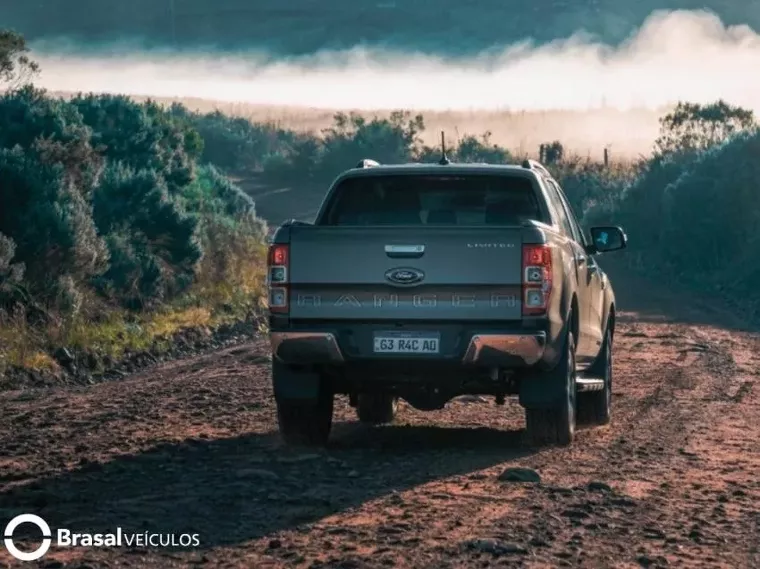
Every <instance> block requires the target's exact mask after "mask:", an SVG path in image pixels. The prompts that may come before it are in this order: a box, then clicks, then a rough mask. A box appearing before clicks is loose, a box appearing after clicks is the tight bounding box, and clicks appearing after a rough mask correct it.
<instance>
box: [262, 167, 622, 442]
mask: <svg viewBox="0 0 760 569" xmlns="http://www.w3.org/2000/svg"><path fill="white" fill-rule="evenodd" d="M626 244H627V237H626V235H625V233H624V232H623V230H622V229H621V228H619V227H616V226H605V227H592V228H591V229H590V230H589V232H588V233H586V232H584V231H583V229H582V228H581V225H580V224H579V223H578V220H577V219H576V216H575V214H574V213H573V210H572V208H571V207H570V204H569V203H568V200H567V197H566V196H565V194H564V192H563V190H562V189H561V187H560V186H559V184H558V183H557V181H556V180H554V179H553V177H552V176H551V175H550V173H549V172H548V170H547V169H546V168H545V167H544V166H543V165H541V164H540V163H538V162H536V161H533V160H525V161H524V162H522V163H521V164H515V165H491V164H456V163H451V162H449V161H448V160H447V159H445V157H444V158H443V159H442V160H441V162H439V163H432V164H400V165H380V164H378V163H377V162H374V161H372V160H363V161H362V162H360V163H359V164H358V165H357V166H356V167H355V168H352V169H349V170H347V171H346V172H344V173H343V174H341V175H340V176H338V177H337V178H336V180H335V181H334V182H333V183H332V185H331V186H330V188H329V190H328V192H327V194H326V196H325V198H324V201H323V202H322V205H321V207H320V210H319V212H318V213H317V215H316V218H315V219H314V221H313V223H306V222H297V221H294V220H291V221H289V222H286V223H284V224H283V225H282V226H280V227H279V228H278V229H277V231H276V232H275V233H274V235H273V237H272V239H271V242H270V246H269V259H268V278H267V280H268V288H269V297H268V304H269V328H270V341H271V349H272V380H273V391H274V397H275V401H276V405H277V415H278V422H279V430H280V433H281V435H282V436H283V438H284V440H285V442H286V444H296V445H323V444H325V443H326V442H327V440H328V438H329V434H330V430H331V425H332V416H333V401H334V398H335V395H336V394H342V395H347V396H348V400H349V402H350V405H351V406H352V407H354V408H355V409H356V412H357V414H358V418H359V420H360V421H362V422H365V423H370V424H382V423H388V422H392V421H393V419H394V416H395V414H396V412H397V407H398V401H399V398H403V399H404V400H405V401H407V402H408V403H409V404H410V405H411V406H413V407H414V408H416V409H420V410H435V409H442V408H444V406H445V405H446V403H447V402H448V401H450V400H451V399H453V398H455V397H458V396H461V395H486V396H493V397H494V398H495V401H496V403H497V404H500V405H502V404H504V402H505V397H506V396H508V395H510V396H512V395H516V396H518V400H519V404H520V405H521V406H522V407H523V408H524V409H525V416H526V426H527V428H526V433H527V436H528V438H529V444H532V445H544V444H556V445H569V444H571V442H572V441H573V438H574V435H575V430H576V425H577V424H583V423H585V424H588V425H602V424H606V423H608V422H609V421H610V414H611V394H612V346H613V339H614V334H615V311H616V306H615V295H614V292H613V289H612V285H611V284H610V281H609V278H608V277H607V275H606V274H605V273H604V272H603V271H602V269H601V267H600V266H599V264H598V263H597V256H599V255H600V254H602V253H607V252H609V251H614V250H618V249H623V248H624V247H626Z"/></svg>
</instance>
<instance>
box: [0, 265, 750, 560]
mask: <svg viewBox="0 0 760 569" xmlns="http://www.w3.org/2000/svg"><path fill="white" fill-rule="evenodd" d="M613 277H614V275H613ZM613 282H616V286H617V288H618V296H619V297H620V303H621V306H622V308H623V309H624V310H626V311H627V312H625V313H624V314H623V315H622V316H621V318H620V327H619V331H618V332H619V333H618V336H617V340H616V342H617V345H616V360H615V364H614V373H615V380H614V381H615V396H614V406H615V409H614V419H613V424H612V425H611V426H610V427H608V428H602V429H594V430H585V431H581V432H580V434H579V436H578V438H577V442H576V443H575V444H574V446H573V447H571V448H569V449H558V448H552V449H543V450H536V449H530V448H527V447H524V446H523V445H522V443H521V434H522V433H521V431H522V428H523V417H522V413H521V410H520V408H519V407H518V406H517V405H516V404H515V403H512V404H510V402H508V403H507V405H506V406H505V407H498V406H495V405H494V404H493V402H492V401H490V400H483V401H482V402H478V401H473V400H458V401H456V402H453V403H451V404H450V405H449V406H448V407H447V409H446V410H444V411H440V412H436V413H427V414H426V413H421V412H417V411H415V410H413V409H411V408H409V407H408V406H407V407H403V408H402V411H401V414H400V419H399V421H398V424H396V425H394V426H388V427H381V428H374V429H369V428H361V427H359V426H358V425H357V424H356V423H355V422H354V416H353V414H352V412H351V410H350V409H349V408H348V407H347V406H346V404H345V403H344V402H342V401H341V404H340V405H339V406H338V411H337V412H338V424H337V426H336V428H335V431H334V435H333V437H332V442H331V445H330V448H329V449H327V450H326V451H324V452H314V453H312V452H303V451H302V452H293V451H288V450H286V449H283V448H282V447H281V446H280V443H279V442H278V439H277V436H276V435H275V434H274V429H275V420H274V406H273V403H272V398H271V395H270V385H269V366H268V363H267V359H266V350H265V346H264V344H258V345H247V346H243V347H238V348H232V349H228V350H225V351H222V352H217V353H214V354H211V355H207V356H203V357H198V358H195V359H190V360H185V361H181V362H176V363H173V364H166V365H163V366H161V367H159V368H156V369H153V370H150V371H147V372H144V373H141V374H139V375H136V376H133V377H131V378H127V379H125V380H124V381H121V382H115V383H108V384H102V385H96V386H92V387H89V388H81V389H71V388H64V389H59V390H56V391H39V392H24V393H21V392H13V393H5V394H3V396H2V399H0V412H1V413H2V417H3V427H2V432H1V434H0V453H1V454H0V483H1V485H2V487H1V488H0V514H1V515H0V518H2V524H5V523H6V521H5V520H7V519H10V518H11V517H13V516H14V515H17V514H19V513H24V512H30V513H35V514H38V515H40V516H42V517H43V518H44V519H46V520H47V521H48V522H49V523H50V525H51V526H52V527H53V528H54V529H55V528H60V527H65V528H69V529H71V530H73V531H80V532H89V533H98V532H101V533H105V532H112V531H115V528H116V527H121V528H123V530H124V531H125V532H144V531H151V532H157V533H169V532H171V533H177V534H179V533H183V532H187V533H198V534H199V539H200V542H201V545H200V547H199V548H196V549H194V550H192V551H191V550H187V551H182V550H166V549H163V550H148V549H145V548H132V549H130V548H127V547H121V548H111V549H104V548H97V549H92V548H91V549H82V548H74V549H65V550H61V549H59V548H56V547H55V546H54V547H52V548H51V549H50V551H49V553H48V554H47V555H46V556H45V557H44V558H43V560H41V561H39V562H35V563H38V564H39V565H40V566H44V567H50V568H53V567H62V566H66V567H89V568H94V567H117V566H118V567H170V566H191V567H192V566H197V565H206V566H213V567H255V568H264V567H291V566H292V567H304V568H306V567H341V568H346V569H347V568H363V567H420V568H428V567H429V568H436V569H442V568H446V567H489V566H498V567H512V566H515V567H557V566H573V567H639V566H643V567H663V566H668V565H669V566H673V567H730V568H744V567H746V568H757V567H760V552H759V548H760V474H759V473H760V387H758V371H759V370H760V351H759V350H758V347H760V346H759V341H758V338H757V337H756V336H754V335H752V334H750V333H748V332H745V331H742V329H741V328H740V326H739V324H738V323H737V322H736V321H735V319H733V318H731V317H730V316H729V315H725V314H723V313H721V312H719V311H717V310H712V311H711V310H708V309H707V308H700V307H697V306H696V305H694V304H693V303H691V302H690V301H689V302H686V301H685V299H684V297H683V296H681V295H675V294H672V293H666V292H660V293H659V294H655V292H654V291H653V289H652V288H651V286H649V285H646V284H642V283H636V282H635V281H631V280H630V279H627V280H625V282H623V281H622V280H621V279H618V280H616V281H613ZM684 304H689V306H690V307H691V308H690V309H689V310H684V309H680V310H678V311H675V310H674V307H676V306H683V305H684ZM514 467H525V468H530V469H533V470H535V471H536V472H537V473H538V474H539V475H540V477H541V483H533V482H509V481H502V480H500V479H499V477H500V475H501V474H502V473H503V472H504V471H505V469H508V468H514ZM18 532H19V533H18V534H17V535H22V534H21V533H20V532H21V528H19V530H18ZM32 535H33V534H32ZM37 543H39V541H38V540H36V541H34V545H35V546H36V544H37ZM30 548H31V547H30ZM3 562H4V563H7V564H8V565H11V566H12V565H13V559H12V558H11V557H10V556H9V554H8V553H7V552H6V551H5V549H4V548H2V547H0V564H2V563H3ZM31 565H32V566H34V565H35V564H34V563H33V564H31Z"/></svg>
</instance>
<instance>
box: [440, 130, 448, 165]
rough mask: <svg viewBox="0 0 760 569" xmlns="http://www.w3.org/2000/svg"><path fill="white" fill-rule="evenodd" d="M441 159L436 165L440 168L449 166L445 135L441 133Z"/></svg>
mask: <svg viewBox="0 0 760 569" xmlns="http://www.w3.org/2000/svg"><path fill="white" fill-rule="evenodd" d="M441 152H442V154H441V159H440V160H439V161H438V163H439V164H440V165H441V166H446V165H447V164H449V163H450V162H449V157H448V156H446V135H445V134H444V133H443V131H441Z"/></svg>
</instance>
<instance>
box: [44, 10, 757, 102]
mask: <svg viewBox="0 0 760 569" xmlns="http://www.w3.org/2000/svg"><path fill="white" fill-rule="evenodd" d="M32 46H33V49H34V56H35V58H36V59H37V60H38V61H39V62H40V63H41V65H42V68H43V73H42V76H41V77H40V81H39V83H40V84H41V85H42V86H45V87H47V88H50V89H52V90H56V91H79V90H84V91H100V92H112V93H128V94H134V95H153V96H160V97H199V98H207V99H213V100H218V101H228V102H231V101H235V102H246V103H253V104H264V105H293V106H307V107H317V108H353V109H391V108H407V109H436V110H443V109H484V110H493V109H511V110H547V109H589V108H597V107H605V106H606V107H613V108H618V109H628V108H641V107H647V108H656V107H660V106H663V105H669V104H672V103H674V102H676V101H678V100H690V101H694V102H709V101H713V100H715V99H717V98H724V99H727V100H728V101H730V102H732V103H734V104H738V105H742V106H745V107H749V108H753V109H758V108H759V107H760V75H759V74H757V73H756V72H753V70H757V69H760V35H758V33H757V32H755V31H754V30H752V29H751V28H750V27H748V26H746V25H737V26H726V25H725V24H723V22H721V20H720V18H719V17H718V16H717V15H715V14H712V13H709V12H704V11H674V12H665V11H658V12H655V13H653V14H652V15H651V16H650V17H649V18H647V19H646V21H645V22H644V24H643V25H642V26H641V28H639V29H638V30H636V31H635V32H634V33H633V34H632V35H630V36H629V37H628V39H626V40H625V41H623V42H621V43H620V44H618V45H609V44H605V43H602V42H601V41H599V40H597V39H594V38H592V37H590V36H589V35H588V34H585V33H584V32H583V31H578V32H577V33H576V34H573V35H572V36H570V37H567V38H564V39H557V40H555V41H552V42H548V43H545V44H542V45H537V44H534V43H532V42H530V41H521V42H515V43H511V44H509V45H505V46H502V47H499V48H494V49H491V50H488V51H485V52H482V53H480V54H478V55H468V56H462V57H451V56H443V55H437V54H427V53H423V52H421V51H416V52H409V51H401V50H398V49H392V48H368V47H354V48H351V49H346V50H340V51H328V50H323V51H318V52H316V53H313V54H309V55H300V56H273V55H272V54H271V53H269V52H267V51H266V50H264V49H253V50H247V51H237V52H230V51H227V52H224V51H215V50H212V49H208V50H207V49H203V48H195V49H185V50H172V49H168V48H153V49H141V50H140V49H135V48H134V46H132V47H131V48H130V46H129V45H127V44H124V45H119V44H110V45H107V46H102V47H100V48H99V49H93V50H92V51H89V52H86V53H84V52H83V51H82V50H81V46H78V45H76V44H74V43H71V42H63V41H62V40H38V41H37V42H34V43H33V44H32Z"/></svg>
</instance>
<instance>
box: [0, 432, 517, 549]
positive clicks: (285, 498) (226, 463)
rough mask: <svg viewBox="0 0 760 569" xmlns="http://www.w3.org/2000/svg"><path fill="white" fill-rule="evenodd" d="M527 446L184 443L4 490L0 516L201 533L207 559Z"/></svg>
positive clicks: (350, 436) (362, 436) (410, 435)
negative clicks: (313, 447)
mask: <svg viewBox="0 0 760 569" xmlns="http://www.w3.org/2000/svg"><path fill="white" fill-rule="evenodd" d="M370 431H371V432H370ZM520 435H521V432H520V431H499V430H495V429H489V428H472V429H468V428H445V427H434V426H430V427H428V426H388V427H379V428H374V429H368V428H367V427H363V426H361V425H356V424H354V423H350V424H337V425H336V428H335V433H334V436H333V438H332V441H333V442H332V443H331V445H330V447H329V448H328V449H326V450H323V451H321V452H314V451H309V450H302V451H300V452H295V451H292V450H286V449H284V448H282V447H281V446H280V443H279V442H278V439H277V437H276V436H275V435H273V434H267V435H247V436H241V437H237V438H231V439H222V440H208V441H204V440H186V441H184V442H182V443H179V444H167V445H163V446H160V447H156V448H154V449H152V450H150V451H148V452H145V453H142V454H138V455H135V456H123V457H118V458H115V459H114V460H112V461H110V462H107V463H104V464H85V465H82V466H81V468H79V469H78V470H76V471H72V472H67V473H64V474H61V475H59V476H56V477H51V478H47V479H41V480H39V481H36V482H34V483H31V484H29V485H26V486H23V487H18V488H15V489H11V490H6V491H5V492H3V493H2V494H0V508H1V509H2V512H3V513H4V514H5V517H7V518H11V517H13V516H15V515H17V514H20V513H25V512H34V513H36V514H38V515H40V516H42V517H43V518H44V519H45V520H47V521H48V523H49V524H50V525H51V527H53V528H54V529H53V531H55V528H61V527H64V528H68V529H70V530H72V531H73V532H77V531H79V532H86V533H109V532H115V531H116V528H117V527H121V528H122V529H123V531H124V532H137V533H139V532H144V531H150V532H156V533H177V534H179V533H198V534H199V535H200V541H201V548H212V547H216V546H219V545H224V544H237V543H242V542H246V541H248V540H251V539H255V538H259V537H262V536H266V535H268V534H270V533H273V532H276V531H278V530H285V529H289V528H295V527H296V526H300V525H302V524H308V523H310V522H315V521H317V520H320V519H322V518H324V517H325V516H328V515H330V514H333V513H336V512H339V511H342V510H346V509H348V508H353V507H358V506H360V505H361V504H363V503H365V502H368V501H370V500H375V499H382V498H383V497H387V496H389V495H390V494H391V493H392V492H393V491H394V490H397V491H402V490H406V489H409V488H412V487H416V486H419V485H422V484H425V483H427V482H430V481H433V480H436V479H440V478H445V477H450V476H455V475H466V474H468V473H471V472H473V471H477V470H480V469H484V468H488V467H490V466H494V465H496V464H500V463H503V462H509V461H511V460H514V459H516V458H518V457H521V456H525V455H527V454H528V453H529V452H530V451H529V450H528V449H526V448H521V446H520ZM22 528H24V526H21V527H20V528H19V529H18V530H17V532H18V533H17V536H18V537H19V538H23V537H24V535H23V534H22ZM26 537H28V538H29V539H30V540H32V539H35V534H34V533H29V534H28V535H27V536H26ZM195 549H197V548H195Z"/></svg>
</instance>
